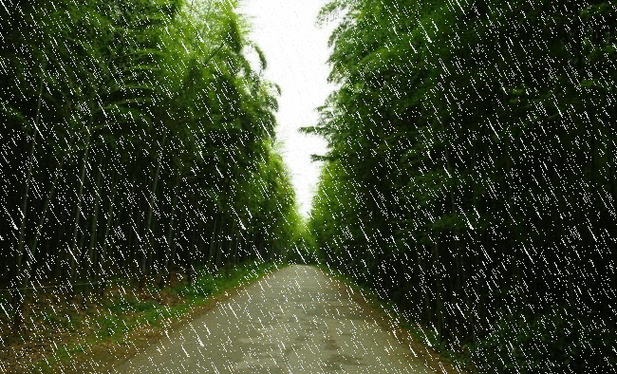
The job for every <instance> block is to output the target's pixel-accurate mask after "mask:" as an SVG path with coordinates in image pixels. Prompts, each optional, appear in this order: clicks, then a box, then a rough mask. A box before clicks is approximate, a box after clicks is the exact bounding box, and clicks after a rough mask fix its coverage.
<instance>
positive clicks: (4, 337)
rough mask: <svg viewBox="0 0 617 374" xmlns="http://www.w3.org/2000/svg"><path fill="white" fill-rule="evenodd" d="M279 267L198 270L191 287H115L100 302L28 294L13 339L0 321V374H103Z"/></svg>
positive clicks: (174, 283)
mask: <svg viewBox="0 0 617 374" xmlns="http://www.w3.org/2000/svg"><path fill="white" fill-rule="evenodd" d="M281 266H282V265H279V264H264V263H258V262H247V263H244V264H241V265H237V266H227V267H224V268H221V269H220V270H219V271H218V272H215V273H213V272H209V271H207V270H206V269H202V270H199V271H198V272H197V276H196V278H195V281H194V282H193V283H192V284H189V283H187V282H184V281H183V279H184V278H183V276H182V275H181V274H177V276H176V277H172V278H171V282H170V284H169V285H168V286H167V287H165V288H163V289H160V288H158V287H156V286H155V285H146V286H144V287H142V288H141V289H140V288H138V287H137V285H132V284H129V283H128V282H125V283H118V284H116V285H114V287H113V288H110V289H108V290H107V291H106V292H105V294H104V295H103V297H99V296H100V295H98V294H97V293H96V292H94V291H92V292H84V293H82V295H83V298H82V297H79V298H77V299H75V300H66V299H64V298H63V297H61V296H59V295H56V294H54V293H53V292H52V293H40V294H31V295H30V296H29V299H28V303H27V309H26V313H25V319H26V323H24V325H23V327H22V329H21V331H20V332H19V334H18V335H15V334H13V333H12V332H11V329H10V314H9V313H5V315H4V316H1V317H0V340H1V341H0V345H1V346H2V347H3V349H2V350H0V373H2V374H4V373H41V374H43V373H64V374H70V373H97V372H104V371H106V370H107V369H109V368H111V367H113V365H115V364H116V363H118V362H121V361H123V360H125V359H127V358H128V357H131V356H132V355H134V354H135V353H136V352H138V351H140V350H141V349H143V348H145V347H146V346H148V345H150V344H152V343H154V342H155V341H157V340H158V339H159V338H160V337H161V336H163V335H164V334H165V331H167V330H169V329H173V328H175V327H177V326H179V325H181V324H183V323H185V322H186V321H189V320H191V319H192V318H194V317H195V316H197V315H199V314H202V313H204V312H206V311H208V310H210V309H211V308H212V307H214V305H215V304H216V303H217V302H218V301H220V300H224V299H226V298H228V297H229V296H231V295H233V294H235V293H236V292H237V289H238V288H241V287H243V286H246V285H248V284H251V283H253V282H254V281H256V280H257V279H259V278H261V277H262V276H264V275H265V274H268V273H270V272H272V271H275V270H277V269H279V268H281ZM0 303H4V304H5V305H2V307H3V308H5V309H6V300H0Z"/></svg>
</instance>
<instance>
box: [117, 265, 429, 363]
mask: <svg viewBox="0 0 617 374" xmlns="http://www.w3.org/2000/svg"><path fill="white" fill-rule="evenodd" d="M371 315H374V311H372V310H370V308H369V307H367V306H362V305H360V304H359V303H357V302H355V301H354V300H352V298H351V297H350V291H349V289H348V288H347V287H346V286H345V285H343V284H341V283H340V282H338V281H336V280H334V279H332V278H331V277H329V276H327V275H326V274H324V273H323V272H322V271H321V270H319V269H317V268H315V267H311V266H300V265H295V266H290V267H287V268H284V269H282V270H280V271H278V272H276V273H273V274H270V275H269V276H267V277H265V278H264V279H262V280H260V281H259V282H257V283H255V284H253V285H252V286H250V287H248V288H246V289H243V290H241V291H240V293H239V294H238V295H237V296H235V297H233V298H231V299H229V300H227V301H225V302H221V303H219V304H218V305H217V306H216V307H215V308H214V309H212V310H211V311H210V312H208V313H206V314H204V315H202V316H200V317H198V318H196V319H195V320H193V321H192V322H190V323H189V324H187V325H185V326H184V327H182V328H180V329H178V330H176V331H175V332H173V333H170V334H169V337H168V338H165V339H163V340H161V341H160V342H158V343H157V344H155V345H152V346H151V347H149V348H148V349H146V350H145V351H144V352H142V353H140V354H138V355H137V356H135V357H133V358H131V359H129V360H127V361H125V362H124V363H122V364H121V365H119V366H118V367H116V368H115V369H113V370H112V371H111V372H110V373H114V374H137V373H139V374H150V373H160V374H176V373H177V374H180V373H191V374H193V373H215V374H227V373H242V374H244V373H246V374H248V373H250V374H261V373H269V374H289V373H293V374H302V373H307V374H308V373H310V374H317V373H362V374H372V373H375V374H376V373H380V374H384V373H395V374H399V373H401V374H402V373H411V374H425V373H434V371H433V370H431V369H429V368H428V367H427V366H426V365H425V364H424V363H422V362H419V361H415V360H414V357H415V356H414V354H413V353H412V351H411V349H410V348H409V347H408V346H406V345H404V344H401V343H399V342H398V341H397V339H396V338H395V337H394V336H392V335H391V334H390V333H388V332H387V331H385V330H384V329H383V328H382V327H380V325H379V324H378V323H377V322H376V320H375V319H374V318H373V317H371Z"/></svg>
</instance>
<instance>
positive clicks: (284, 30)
mask: <svg viewBox="0 0 617 374" xmlns="http://www.w3.org/2000/svg"><path fill="white" fill-rule="evenodd" d="M326 2H327V1H326V0H243V1H241V2H240V9H239V12H240V13H241V14H244V15H246V16H247V17H248V20H249V22H250V23H251V25H252V32H251V34H250V39H251V40H252V41H254V42H255V43H256V44H257V45H258V46H259V47H260V48H261V49H262V50H263V52H264V54H265V55H266V60H267V62H268V68H267V70H266V72H265V73H264V76H265V78H266V79H268V80H270V81H272V82H274V83H276V84H278V85H279V86H280V87H281V91H282V94H281V97H279V100H278V103H279V111H278V113H277V120H278V127H277V134H276V136H277V140H278V141H280V142H281V143H282V147H281V148H279V152H280V153H281V154H282V156H283V160H284V161H285V163H286V164H287V167H288V169H289V171H290V173H291V179H292V183H293V186H294V189H295V191H296V197H297V199H298V205H299V210H300V213H301V214H303V215H304V216H305V217H306V216H308V213H309V211H310V207H311V200H312V197H313V195H314V193H315V190H316V186H317V182H318V180H319V174H320V166H321V165H320V163H317V162H311V154H325V153H326V151H327V150H326V142H325V141H324V140H323V139H321V138H319V137H317V136H313V135H306V134H302V133H300V132H299V131H298V129H299V128H300V127H303V126H312V125H315V124H316V123H317V119H318V116H317V112H316V110H315V108H317V107H318V106H321V105H323V104H324V102H325V100H326V98H327V97H328V95H329V94H330V92H332V91H333V90H334V88H335V87H334V86H333V85H330V84H328V83H327V76H328V73H329V68H328V66H327V64H326V61H327V59H328V56H329V49H328V38H329V36H330V33H331V31H332V28H333V25H327V26H325V27H318V26H317V25H316V23H315V21H316V18H317V13H318V12H319V9H320V8H321V6H323V5H324V4H325V3H326Z"/></svg>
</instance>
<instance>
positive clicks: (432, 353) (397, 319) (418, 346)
mask: <svg viewBox="0 0 617 374" xmlns="http://www.w3.org/2000/svg"><path fill="white" fill-rule="evenodd" d="M318 267H319V268H320V269H321V270H323V271H324V272H325V273H326V274H328V275H330V276H331V277H333V278H334V279H336V280H337V281H339V282H342V283H344V284H346V285H347V286H349V287H350V288H351V290H352V292H353V293H354V295H353V296H354V299H355V301H357V302H359V303H361V304H364V303H365V304H368V305H370V306H372V307H374V308H375V309H376V310H377V312H378V313H379V316H378V317H380V318H379V319H378V320H377V322H378V323H379V325H380V326H381V327H382V328H383V329H385V330H386V331H388V332H390V333H391V334H392V335H393V336H394V337H395V338H396V339H397V340H398V341H399V342H400V343H402V344H405V345H407V346H409V348H410V349H411V350H412V351H413V352H414V355H415V356H416V357H417V358H418V359H420V360H421V361H424V362H425V364H426V365H427V366H429V367H430V368H432V369H434V370H435V371H436V372H437V373H444V374H469V373H470V372H472V368H471V366H470V359H469V355H468V354H466V353H465V352H455V351H452V350H449V349H448V348H447V345H446V344H445V343H444V342H443V341H441V340H440V339H439V336H438V335H437V334H436V333H435V332H434V330H431V329H430V328H426V327H424V326H421V325H419V324H417V323H415V322H414V321H412V320H411V319H410V318H409V317H408V316H405V315H403V313H401V312H400V310H399V308H398V307H397V306H396V305H395V304H393V303H392V302H389V301H388V300H384V299H382V298H380V297H379V296H377V294H376V293H375V292H374V291H373V290H372V289H370V288H369V287H366V286H362V285H359V284H358V283H356V282H355V281H354V280H353V279H352V278H351V277H349V276H348V275H346V274H344V273H342V272H340V271H338V270H335V269H331V268H329V267H328V266H326V265H323V264H321V265H318Z"/></svg>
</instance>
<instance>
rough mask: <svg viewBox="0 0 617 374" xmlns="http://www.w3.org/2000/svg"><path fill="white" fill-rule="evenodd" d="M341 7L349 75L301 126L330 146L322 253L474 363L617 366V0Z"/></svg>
mask: <svg viewBox="0 0 617 374" xmlns="http://www.w3.org/2000/svg"><path fill="white" fill-rule="evenodd" d="M337 12H338V13H340V14H342V21H341V24H340V26H339V27H338V28H337V29H336V31H335V32H334V33H333V35H332V38H331V43H332V47H333V52H332V55H331V58H330V63H331V66H332V73H331V79H332V80H333V81H334V82H337V83H339V84H341V87H340V89H339V90H338V91H337V92H335V93H334V94H333V95H332V96H331V97H330V99H329V100H328V102H327V103H326V105H325V106H324V107H323V108H322V109H321V114H322V121H321V123H320V124H318V125H317V126H315V127H312V128H309V129H307V130H308V131H313V132H317V133H320V134H322V135H323V136H325V137H326V138H327V139H328V141H329V143H330V152H329V154H328V155H326V157H325V159H326V160H330V161H329V163H328V164H327V166H326V168H325V170H324V174H323V176H322V180H321V184H320V188H319V191H318V195H317V197H316V200H315V207H314V210H313V213H312V215H313V219H312V223H311V226H312V230H313V232H314V234H315V235H316V240H317V244H318V245H319V247H320V248H321V250H322V251H323V256H324V257H325V259H326V261H327V262H328V264H329V265H331V266H335V267H337V268H339V269H341V270H343V271H345V272H347V273H349V274H351V275H352V276H354V277H355V278H356V279H358V280H359V281H362V282H365V283H367V284H370V285H371V286H373V287H374V288H375V289H376V290H377V291H378V292H379V293H380V294H382V295H383V296H384V297H388V298H392V299H394V300H395V301H396V302H398V303H399V304H400V305H401V306H402V307H404V310H406V311H407V312H408V313H410V315H411V316H413V318H416V319H419V320H421V321H423V323H426V324H431V325H433V326H434V327H435V328H436V329H437V331H438V332H439V334H440V335H441V337H442V338H443V339H445V340H447V341H449V342H450V343H452V344H453V345H454V346H462V345H472V346H476V347H478V348H477V350H476V351H475V353H474V355H475V356H474V357H475V361H476V364H477V365H478V367H479V368H480V371H483V372H507V373H510V372H512V373H515V372H516V373H521V372H526V373H543V372H591V371H592V370H597V369H599V368H602V370H600V371H603V372H606V371H610V370H611V369H610V368H612V369H614V367H615V365H617V356H616V355H615V353H614V352H612V351H611V350H610V348H608V347H611V346H615V334H614V333H612V332H610V331H615V318H614V315H615V310H616V307H617V305H616V304H615V300H617V298H616V297H615V294H614V290H615V287H616V286H617V284H616V281H617V276H616V274H615V256H614V255H615V252H614V248H615V238H616V237H617V232H616V231H615V228H616V227H617V217H616V216H615V199H616V198H617V190H616V189H615V186H616V180H615V166H616V159H615V152H614V149H615V145H616V140H617V138H616V135H615V131H614V128H613V127H614V125H613V123H614V121H615V116H616V112H615V108H616V106H615V100H616V99H617V97H616V95H615V79H616V78H617V74H616V72H617V70H616V69H615V63H616V61H617V50H616V49H615V38H616V36H617V31H616V30H615V28H614V25H615V18H616V17H617V8H616V7H615V5H614V4H613V3H612V2H606V1H585V2H570V1H553V2H546V1H507V2H506V1H497V0H494V1H486V2H477V1H456V2H445V1H423V2H416V1H413V0H406V1H381V0H379V1H378V0H360V1H335V2H332V3H331V4H330V5H328V6H326V7H325V8H324V9H323V11H322V15H321V17H322V19H323V20H324V21H325V20H327V19H328V18H331V17H332V16H334V15H335V14H336V13H337ZM556 311H559V312H556ZM546 339H548V340H550V342H553V343H554V342H555V341H558V342H559V344H552V343H550V342H549V341H548V340H546ZM536 340H537V341H536ZM536 348H537V349H536ZM534 349H536V350H535V351H534Z"/></svg>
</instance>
